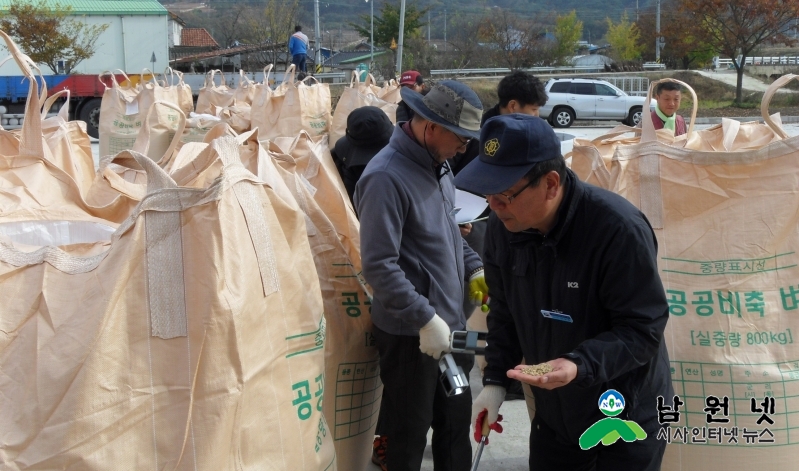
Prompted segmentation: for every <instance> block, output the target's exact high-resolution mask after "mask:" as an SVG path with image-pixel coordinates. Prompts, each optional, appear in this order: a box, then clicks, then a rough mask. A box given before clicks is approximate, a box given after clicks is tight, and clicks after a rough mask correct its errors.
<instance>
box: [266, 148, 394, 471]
mask: <svg viewBox="0 0 799 471" xmlns="http://www.w3.org/2000/svg"><path fill="white" fill-rule="evenodd" d="M277 141H278V142H270V143H269V147H268V155H269V157H271V159H273V160H274V162H275V166H276V167H277V168H278V170H279V173H280V174H281V175H282V177H283V179H284V180H285V181H286V184H287V186H288V187H289V188H290V189H291V191H292V193H293V194H294V197H295V198H296V200H297V202H298V203H299V205H300V207H301V208H302V209H303V211H304V212H305V214H306V216H307V221H308V223H307V224H308V240H309V241H310V244H311V248H312V251H313V253H314V261H315V262H316V271H317V273H318V275H319V284H320V287H321V289H322V298H323V299H324V305H325V318H326V320H327V337H326V339H327V340H326V342H327V345H326V352H325V377H326V378H327V385H328V388H329V391H330V395H329V398H330V399H329V400H326V401H325V406H324V412H325V417H326V418H327V419H328V423H329V424H330V427H331V429H332V431H333V438H334V440H335V446H336V456H337V463H338V467H339V468H340V469H348V470H353V471H365V470H366V469H368V467H369V466H371V465H370V464H369V460H370V457H371V451H372V446H371V445H372V441H373V438H374V431H375V427H376V425H377V418H378V414H379V411H380V402H381V398H382V391H383V385H382V382H381V381H380V377H379V373H380V368H379V363H378V354H377V349H376V347H375V346H374V342H373V339H372V334H371V331H372V321H371V298H372V296H371V289H370V288H369V287H368V286H367V285H366V282H365V280H364V278H363V276H362V275H361V258H360V243H359V240H358V238H357V234H358V229H359V226H358V220H357V218H356V217H355V213H354V211H353V210H352V208H351V206H350V205H349V198H348V197H347V194H346V192H343V193H342V189H343V184H342V183H341V179H340V177H339V176H338V172H337V170H336V168H335V164H333V160H332V157H331V156H330V153H329V152H324V151H323V149H324V150H326V149H327V146H326V142H325V141H326V137H322V138H321V139H319V140H318V141H317V140H314V139H312V138H311V137H310V136H308V135H307V134H306V133H300V135H298V136H297V138H295V139H294V140H289V139H278V140H277ZM281 144H282V147H281ZM260 167H261V168H263V167H264V166H263V165H261V166H260ZM263 171H264V170H261V172H263ZM259 176H261V174H259ZM334 387H335V389H334Z"/></svg>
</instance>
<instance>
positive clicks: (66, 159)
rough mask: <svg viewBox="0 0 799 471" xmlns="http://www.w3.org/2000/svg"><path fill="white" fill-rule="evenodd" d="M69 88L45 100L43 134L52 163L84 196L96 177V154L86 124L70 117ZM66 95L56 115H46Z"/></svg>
mask: <svg viewBox="0 0 799 471" xmlns="http://www.w3.org/2000/svg"><path fill="white" fill-rule="evenodd" d="M69 95H70V93H69V90H61V91H59V92H57V93H55V94H53V95H51V96H50V97H49V98H48V99H47V100H45V102H44V105H43V106H42V118H43V120H42V133H43V135H44V139H45V141H46V143H47V146H48V147H49V148H50V155H51V156H52V158H53V163H54V164H55V165H56V166H57V167H59V168H60V169H61V170H63V171H64V172H65V173H66V174H67V175H69V176H70V177H72V179H73V180H74V181H75V183H76V184H77V186H78V189H79V190H80V193H81V195H83V196H84V197H85V195H86V194H87V193H88V192H89V188H90V187H91V185H92V182H93V181H94V177H95V170H94V155H93V154H92V147H91V141H90V140H89V135H88V134H87V133H86V123H85V122H83V121H70V120H69ZM62 96H63V97H65V98H66V101H64V104H63V105H61V109H60V110H59V111H58V114H57V115H56V116H53V117H50V118H46V116H47V113H48V111H49V110H50V107H52V105H53V103H54V102H55V101H56V100H57V99H59V98H61V97H62Z"/></svg>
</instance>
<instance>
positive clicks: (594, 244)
mask: <svg viewBox="0 0 799 471" xmlns="http://www.w3.org/2000/svg"><path fill="white" fill-rule="evenodd" d="M480 145H481V147H480V155H479V157H478V159H476V160H474V161H473V162H472V163H470V164H469V165H468V166H467V167H466V168H464V169H463V170H462V171H461V172H460V173H459V174H458V176H457V177H456V179H455V182H456V185H457V186H458V187H459V188H463V189H465V190H468V191H471V192H473V193H477V194H484V195H486V196H487V198H488V201H489V204H490V206H491V209H492V210H493V211H494V213H493V214H492V215H491V216H490V218H489V223H488V230H487V233H486V243H485V258H484V262H485V272H486V282H487V283H488V287H489V296H490V297H491V301H490V308H491V311H490V313H489V315H488V339H487V348H486V360H487V363H488V365H487V366H486V368H485V372H484V379H483V383H484V385H485V387H484V389H483V391H482V392H481V393H480V395H479V396H478V398H477V399H476V400H475V403H474V407H473V409H472V411H473V419H472V421H473V423H475V427H476V428H477V429H478V430H479V428H480V426H481V425H482V420H488V421H489V423H490V424H491V423H494V422H495V421H496V420H497V415H498V410H499V406H500V404H501V403H502V398H503V397H504V394H505V388H506V387H507V385H508V382H509V379H510V378H513V379H518V380H520V381H522V382H525V383H528V384H530V385H532V386H533V393H534V396H535V403H536V415H535V418H534V420H533V423H532V427H531V433H530V469H531V470H546V471H550V470H551V471H555V470H562V469H568V470H574V471H576V470H586V471H588V470H597V471H605V470H607V471H609V470H617V469H625V470H634V471H639V470H641V471H643V470H646V471H650V470H652V471H654V470H657V469H660V463H661V461H662V458H663V452H664V451H665V446H666V443H665V442H664V441H659V440H657V438H656V436H657V432H658V429H659V427H660V425H659V423H658V420H657V419H658V413H657V412H658V409H657V398H658V396H663V397H664V399H665V402H666V403H668V404H670V403H671V398H672V397H673V389H672V385H671V375H670V371H669V359H668V353H667V351H666V345H665V343H664V342H663V331H664V329H665V327H666V321H667V320H668V313H669V310H668V304H667V302H666V295H665V292H664V290H663V285H662V284H661V281H660V276H659V274H658V268H657V241H656V240H655V235H654V232H653V230H652V228H651V226H650V225H649V222H648V221H647V219H646V217H645V216H644V215H643V213H641V212H640V211H639V210H638V209H636V208H635V207H634V206H633V205H632V204H630V203H629V202H628V201H626V200H625V199H624V198H622V197H621V196H618V195H616V194H614V193H611V192H609V191H606V190H603V189H599V188H596V187H593V186H591V185H587V184H585V183H583V182H581V181H579V180H578V179H577V177H576V176H575V175H574V174H573V173H572V172H571V171H570V170H568V169H567V168H566V164H565V161H564V160H563V157H562V156H561V154H560V142H559V141H558V139H557V137H556V136H555V133H554V132H553V131H552V129H551V128H550V127H549V125H548V124H547V123H546V122H545V121H544V120H542V119H540V118H536V117H531V116H524V115H520V114H512V115H505V116H499V117H496V118H493V119H490V120H488V121H486V123H485V125H484V126H483V128H482V130H481V134H480ZM522 357H523V358H524V359H525V360H526V361H527V363H528V364H539V363H544V362H546V363H547V364H548V365H549V366H551V367H552V369H553V371H551V372H550V373H546V374H543V375H537V376H531V375H527V374H524V373H522V372H521V369H522V365H519V363H520V362H521V359H522ZM609 390H615V391H617V393H618V394H619V395H620V396H623V399H625V400H626V402H624V403H623V405H624V410H623V412H621V414H620V415H619V416H618V418H619V419H622V420H627V421H633V422H635V423H637V424H638V425H639V426H640V428H642V429H643V431H645V432H646V435H647V436H646V438H645V439H639V440H634V441H630V442H627V441H624V440H618V441H616V442H615V443H613V444H610V445H607V446H606V445H604V444H599V445H596V446H594V447H592V448H587V449H583V448H582V447H581V442H580V437H581V435H583V433H584V432H586V430H588V429H589V428H590V427H591V426H592V425H593V424H595V423H596V422H598V421H599V420H601V419H603V418H604V416H603V415H602V412H601V411H600V409H599V407H598V406H597V404H598V402H599V400H600V396H603V394H604V393H605V392H606V391H609ZM481 412H483V413H484V414H485V415H487V418H484V417H483V416H482V415H480V413H481ZM478 417H479V418H478Z"/></svg>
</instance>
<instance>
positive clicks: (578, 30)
mask: <svg viewBox="0 0 799 471" xmlns="http://www.w3.org/2000/svg"><path fill="white" fill-rule="evenodd" d="M582 36H583V22H582V21H580V20H578V19H577V12H576V11H574V10H572V11H571V12H570V13H568V14H566V15H560V16H558V17H557V18H556V19H555V43H556V46H555V51H554V52H555V56H557V58H558V61H559V62H563V59H566V58H568V57H571V56H573V55H574V52H575V51H576V50H577V42H578V41H579V40H580V38H581V37H582Z"/></svg>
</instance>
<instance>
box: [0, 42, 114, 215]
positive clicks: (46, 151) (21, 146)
mask: <svg viewBox="0 0 799 471" xmlns="http://www.w3.org/2000/svg"><path fill="white" fill-rule="evenodd" d="M0 37H2V39H3V40H4V41H5V42H6V46H7V47H8V49H9V51H10V52H11V54H12V56H13V57H14V59H15V61H16V62H17V65H18V66H19V67H20V70H22V73H23V74H24V75H25V77H26V78H27V80H28V81H29V88H28V98H27V101H26V104H25V118H24V120H23V123H22V128H21V129H19V130H17V131H14V132H7V131H3V132H2V133H0V136H1V138H0V221H2V222H25V221H38V220H63V221H81V220H92V221H94V222H98V223H108V221H110V220H112V219H113V217H114V216H117V217H119V219H118V220H122V219H124V217H127V214H124V215H122V216H121V217H120V215H119V211H118V208H116V207H115V206H114V205H108V206H104V207H93V206H92V205H90V204H88V203H87V202H86V201H85V200H84V198H83V195H82V193H81V186H80V185H79V184H78V183H77V182H76V180H75V176H77V174H78V172H79V171H82V170H78V169H77V168H76V165H77V164H76V160H80V159H86V158H87V156H79V155H78V156H72V155H65V154H63V153H62V154H59V156H58V158H56V157H54V156H53V154H52V153H51V151H50V144H52V143H53V142H56V141H58V142H61V143H62V144H63V142H62V141H63V139H68V138H69V136H64V135H60V136H59V131H58V130H55V131H54V130H53V128H52V125H53V123H56V122H57V119H55V120H53V119H47V120H42V108H41V101H40V94H39V93H40V89H39V87H38V86H37V81H36V79H35V78H34V75H33V72H32V70H31V69H30V67H29V65H28V64H29V60H28V59H27V57H26V56H25V55H24V54H22V53H21V52H20V51H19V49H18V48H17V46H16V45H15V44H14V43H13V42H12V41H11V39H10V38H9V37H8V36H7V35H6V34H5V33H4V32H2V31H0ZM42 91H44V87H42ZM44 93H46V92H44ZM50 104H51V103H47V106H48V107H49V105H50ZM56 118H57V117H56ZM43 128H44V129H45V130H43ZM73 129H74V128H73ZM48 140H49V141H50V142H48ZM84 144H85V143H84ZM54 148H55V149H57V150H58V151H59V152H61V151H66V152H69V151H70V146H68V145H65V146H54ZM73 150H74V149H73ZM84 151H85V149H84ZM81 166H82V164H81ZM62 167H64V168H62ZM65 169H66V170H65ZM67 170H69V171H73V170H74V172H72V173H71V174H70V173H67ZM91 170H92V171H93V167H92V169H91ZM86 171H87V172H88V171H89V170H88V169H87V170H86ZM109 224H111V223H109Z"/></svg>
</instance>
